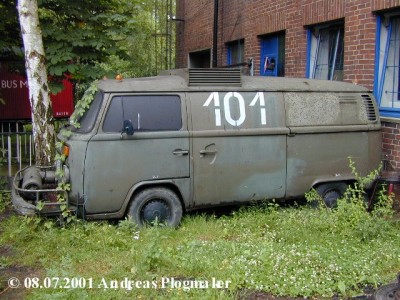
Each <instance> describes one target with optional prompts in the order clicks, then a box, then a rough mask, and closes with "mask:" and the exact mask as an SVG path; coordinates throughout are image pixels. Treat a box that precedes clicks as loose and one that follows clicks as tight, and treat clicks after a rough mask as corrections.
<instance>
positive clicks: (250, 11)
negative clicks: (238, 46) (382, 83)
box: [177, 0, 400, 168]
mask: <svg viewBox="0 0 400 300" xmlns="http://www.w3.org/2000/svg"><path fill="white" fill-rule="evenodd" d="M177 4H178V5H177V7H178V12H177V17H178V18H182V19H184V20H185V21H184V22H182V23H181V24H180V25H179V26H178V36H177V67H178V68H182V67H187V66H188V58H187V57H188V53H190V52H192V51H197V50H202V49H211V48H212V42H213V41H212V35H213V16H214V15H213V12H214V10H213V8H214V0H196V1H189V0H186V1H185V0H177ZM393 8H397V9H400V0H269V1H268V0H219V17H220V20H219V36H218V65H219V66H222V65H225V64H226V52H227V49H226V43H227V42H231V41H234V40H238V39H244V40H245V43H244V45H245V49H244V52H245V53H244V55H245V59H248V58H253V60H254V70H255V75H259V74H260V70H259V67H260V50H261V49H260V39H261V37H262V36H268V35H269V34H275V33H278V32H285V76H287V77H304V76H305V74H306V61H307V57H306V55H307V27H308V26H314V25H317V24H323V23H326V22H332V21H341V22H343V23H344V72H343V73H344V80H345V81H349V82H355V83H357V84H360V85H363V86H365V87H367V88H369V89H371V90H372V89H373V84H374V70H375V43H376V33H375V32H376V16H375V13H376V12H379V11H386V10H390V9H393ZM399 123H400V121H399ZM383 125H384V128H383V135H384V136H383V140H384V143H383V151H384V153H385V154H386V155H387V156H388V157H389V158H390V159H391V160H392V164H394V165H395V166H396V167H397V168H400V150H399V147H400V146H399V142H398V140H399V138H400V125H399V124H398V123H396V122H391V121H390V120H387V122H383Z"/></svg>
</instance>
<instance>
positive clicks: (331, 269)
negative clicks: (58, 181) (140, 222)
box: [0, 203, 400, 299]
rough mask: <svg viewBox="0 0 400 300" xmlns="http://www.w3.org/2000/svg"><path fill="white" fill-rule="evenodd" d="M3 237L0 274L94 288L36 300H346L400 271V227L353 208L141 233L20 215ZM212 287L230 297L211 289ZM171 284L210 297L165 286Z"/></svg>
mask: <svg viewBox="0 0 400 300" xmlns="http://www.w3.org/2000/svg"><path fill="white" fill-rule="evenodd" d="M1 228H2V230H3V232H2V234H1V237H0V246H1V245H10V244H11V245H12V247H13V249H15V252H16V255H15V256H13V257H8V258H7V260H4V261H0V262H1V263H2V264H3V265H1V264H0V268H1V267H6V266H7V265H25V266H35V267H37V268H41V269H43V270H44V272H43V274H44V275H43V276H45V277H48V278H60V280H61V284H65V282H64V281H63V278H70V279H71V278H74V277H76V278H79V277H82V278H85V279H86V283H87V284H88V283H89V280H90V283H91V284H92V286H93V288H86V289H80V288H76V289H59V288H58V289H55V288H51V289H43V288H42V289H32V290H31V292H32V293H31V294H30V295H29V298H30V299H82V298H84V297H86V298H90V299H125V298H129V299H135V298H137V299H193V298H195V299H234V298H235V297H237V296H238V295H240V294H243V291H245V290H251V291H263V292H267V293H272V294H274V295H277V296H291V297H295V296H313V297H317V298H320V297H331V296H333V295H334V294H339V295H344V296H350V295H355V294H358V293H361V290H362V288H363V287H365V286H366V285H372V286H374V287H376V286H378V285H379V284H381V283H387V282H389V281H391V280H393V279H394V278H395V275H396V273H397V272H398V271H399V270H400V223H399V221H396V220H392V219H388V218H386V217H382V216H379V215H378V214H370V213H367V212H365V210H363V209H359V207H358V206H356V205H355V204H354V203H342V204H340V205H339V208H338V209H337V210H325V209H320V210H317V209H311V208H307V207H300V208H281V207H278V206H276V205H274V204H273V203H272V204H268V203H267V204H263V205H258V206H250V207H244V208H242V209H240V210H238V211H234V212H232V213H230V214H228V215H223V216H222V217H215V216H214V215H211V214H204V215H187V216H185V217H184V219H183V221H182V224H181V226H180V227H179V228H177V229H171V228H165V227H153V228H144V229H140V230H138V229H136V227H135V226H134V225H133V224H132V223H131V222H130V221H128V220H125V221H122V222H120V223H119V224H110V223H108V222H103V223H96V222H78V223H75V224H72V225H68V227H66V228H61V227H57V226H56V225H55V224H54V222H52V221H49V220H43V219H39V218H33V219H29V218H23V217H18V216H12V217H11V218H8V219H6V220H3V221H2V223H1ZM125 278H127V279H129V280H132V281H135V282H136V283H137V284H142V285H143V284H144V285H145V286H142V287H141V288H136V287H135V286H134V285H133V287H132V290H127V289H126V288H124V287H121V281H124V280H125ZM213 278H215V279H216V280H221V281H223V283H224V284H225V282H227V287H228V288H221V289H219V288H212V286H211V285H212V280H213ZM103 279H104V280H105V281H102V280H103ZM172 279H174V280H175V282H178V285H179V284H182V285H184V284H185V283H188V284H189V283H191V284H195V283H196V284H198V285H201V284H203V287H204V284H208V288H201V286H198V287H197V288H190V287H184V286H182V287H180V288H178V286H175V287H171V286H170V285H169V286H168V285H166V286H164V287H162V286H161V283H162V281H163V280H164V281H165V280H172ZM40 280H41V282H42V281H43V280H44V278H40ZM54 280H55V279H54ZM112 280H115V282H112ZM104 283H107V284H108V285H109V286H108V289H105V288H104V287H105V286H104ZM53 284H55V282H53ZM111 284H118V288H110V286H111ZM146 284H149V285H150V286H149V287H148V288H147V287H146ZM152 284H154V285H155V286H157V288H155V287H154V286H151V285H152ZM98 286H99V287H98Z"/></svg>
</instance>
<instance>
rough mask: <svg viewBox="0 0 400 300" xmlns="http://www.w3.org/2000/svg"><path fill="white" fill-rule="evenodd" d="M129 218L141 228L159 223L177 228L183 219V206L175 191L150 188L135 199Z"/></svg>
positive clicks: (129, 211)
mask: <svg viewBox="0 0 400 300" xmlns="http://www.w3.org/2000/svg"><path fill="white" fill-rule="evenodd" d="M128 216H130V217H131V218H132V219H133V221H134V222H135V223H136V224H138V225H139V226H143V225H145V224H153V223H154V222H158V223H165V224H166V225H168V226H171V227H176V226H178V224H179V223H180V221H181V218H182V205H181V202H180V201H179V198H178V196H177V195H176V194H175V193H174V192H173V191H171V190H169V189H167V188H162V187H160V188H150V189H146V190H143V191H141V192H139V193H138V194H137V195H135V197H133V199H132V202H131V205H130V207H129V210H128Z"/></svg>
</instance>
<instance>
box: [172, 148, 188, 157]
mask: <svg viewBox="0 0 400 300" xmlns="http://www.w3.org/2000/svg"><path fill="white" fill-rule="evenodd" d="M172 154H173V155H176V156H184V155H188V154H189V150H182V149H175V150H174V151H172Z"/></svg>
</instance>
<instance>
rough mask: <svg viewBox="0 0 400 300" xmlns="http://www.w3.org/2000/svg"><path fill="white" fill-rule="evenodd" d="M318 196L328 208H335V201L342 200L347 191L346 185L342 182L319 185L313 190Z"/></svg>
mask: <svg viewBox="0 0 400 300" xmlns="http://www.w3.org/2000/svg"><path fill="white" fill-rule="evenodd" d="M315 190H316V191H317V193H318V195H319V196H320V197H321V198H322V199H323V200H324V203H325V205H326V206H327V207H329V208H334V207H336V206H337V200H338V199H340V198H342V197H343V195H344V193H345V192H346V190H347V184H346V183H344V182H329V183H323V184H321V185H319V186H318V187H317V188H316V189H315Z"/></svg>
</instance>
